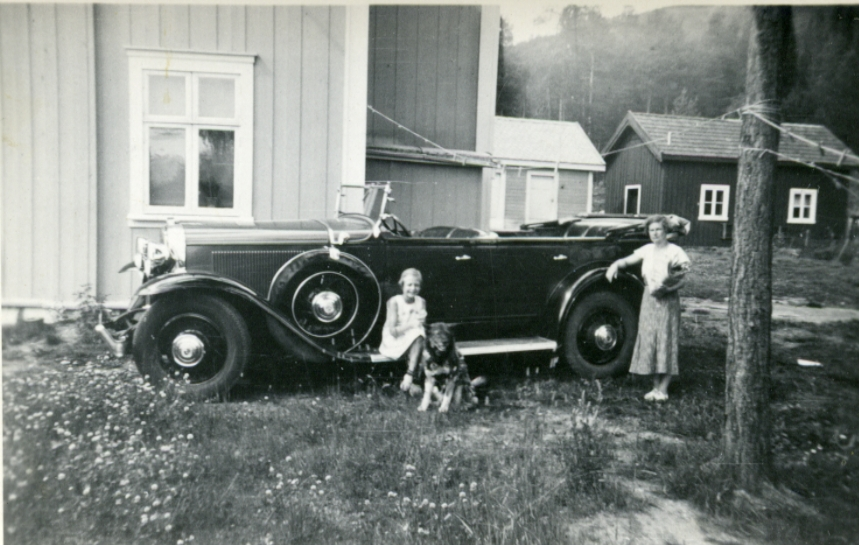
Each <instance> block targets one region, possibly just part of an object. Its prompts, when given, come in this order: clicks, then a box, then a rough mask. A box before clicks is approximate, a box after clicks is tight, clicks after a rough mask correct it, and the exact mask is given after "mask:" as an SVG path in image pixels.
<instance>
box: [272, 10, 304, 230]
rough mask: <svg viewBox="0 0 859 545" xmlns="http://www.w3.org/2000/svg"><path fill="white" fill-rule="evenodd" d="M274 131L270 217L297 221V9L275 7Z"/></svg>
mask: <svg viewBox="0 0 859 545" xmlns="http://www.w3.org/2000/svg"><path fill="white" fill-rule="evenodd" d="M274 15H275V34H274V39H275V56H274V78H275V79H274V86H275V88H276V89H277V90H278V92H277V93H276V94H275V96H274V118H275V119H277V120H278V121H279V123H278V124H277V125H276V126H275V128H274V146H275V148H276V149H277V150H278V153H276V154H275V156H274V161H275V162H274V172H275V177H274V180H273V183H272V215H273V216H274V217H276V218H297V217H299V214H300V206H299V201H300V199H301V192H302V188H301V183H300V181H301V87H300V86H299V85H296V83H295V82H296V80H297V79H300V78H301V73H302V71H301V57H302V31H301V27H302V11H301V7H299V6H279V7H277V8H275V14H274Z"/></svg>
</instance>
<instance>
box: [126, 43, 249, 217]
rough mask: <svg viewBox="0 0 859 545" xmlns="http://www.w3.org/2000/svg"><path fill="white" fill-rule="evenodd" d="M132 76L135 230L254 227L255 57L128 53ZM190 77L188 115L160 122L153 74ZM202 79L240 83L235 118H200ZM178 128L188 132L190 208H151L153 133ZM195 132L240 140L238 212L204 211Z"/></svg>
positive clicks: (236, 177) (236, 174) (236, 148)
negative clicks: (187, 224)
mask: <svg viewBox="0 0 859 545" xmlns="http://www.w3.org/2000/svg"><path fill="white" fill-rule="evenodd" d="M127 54H128V75H129V87H128V89H129V121H130V123H129V124H130V155H129V163H130V182H131V204H130V209H129V214H128V220H129V224H130V225H131V226H146V225H151V224H152V222H163V221H165V220H166V219H168V218H172V219H176V220H194V221H224V220H232V221H236V222H237V223H252V222H253V208H252V206H253V134H254V132H253V131H254V126H253V120H254V62H255V60H256V57H255V56H254V55H241V54H224V53H197V52H176V51H168V50H159V49H127ZM165 71H170V72H171V73H176V74H177V75H178V74H184V75H185V78H186V92H185V101H186V103H185V104H186V105H185V112H186V113H185V115H184V116H182V117H181V118H179V117H169V116H156V115H150V114H149V113H148V111H147V110H148V104H149V97H148V85H149V78H148V77H147V76H148V75H149V74H152V73H153V72H165ZM201 77H207V78H228V79H233V81H235V99H236V103H235V116H234V117H233V118H227V119H224V118H200V117H199V116H198V115H197V112H196V108H197V107H198V104H199V101H198V90H197V85H196V81H198V79H199V78H201ZM152 127H166V128H170V127H177V128H185V129H186V131H188V130H189V129H190V131H189V133H190V134H189V133H186V165H185V177H186V178H185V179H186V203H185V205H184V206H156V205H151V204H149V129H150V128H152ZM194 129H197V130H199V129H215V130H217V129H229V130H232V131H233V132H234V134H235V142H234V158H233V207H232V208H208V207H200V206H198V204H197V200H196V199H193V198H191V199H190V202H189V196H190V195H192V194H193V191H192V189H191V186H193V185H195V184H198V183H199V180H197V176H198V169H199V153H197V152H196V151H195V150H196V149H197V148H196V143H195V142H194V136H193V130H194Z"/></svg>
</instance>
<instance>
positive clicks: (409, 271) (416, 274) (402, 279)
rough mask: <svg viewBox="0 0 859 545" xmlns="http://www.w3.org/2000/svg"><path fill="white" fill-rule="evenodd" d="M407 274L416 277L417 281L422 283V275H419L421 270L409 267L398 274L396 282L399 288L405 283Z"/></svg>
mask: <svg viewBox="0 0 859 545" xmlns="http://www.w3.org/2000/svg"><path fill="white" fill-rule="evenodd" d="M409 276H413V277H414V278H416V279H417V281H418V283H420V284H423V281H424V277H423V276H421V271H419V270H417V269H414V268H411V269H406V270H404V271H403V274H401V275H400V281H399V282H398V284H399V285H400V287H401V288H402V287H403V284H405V282H406V278H408V277H409Z"/></svg>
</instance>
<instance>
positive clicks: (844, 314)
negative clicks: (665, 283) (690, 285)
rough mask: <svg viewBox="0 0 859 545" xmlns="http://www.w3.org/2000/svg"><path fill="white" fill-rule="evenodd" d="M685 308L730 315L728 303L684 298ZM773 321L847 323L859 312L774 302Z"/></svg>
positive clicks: (849, 309)
mask: <svg viewBox="0 0 859 545" xmlns="http://www.w3.org/2000/svg"><path fill="white" fill-rule="evenodd" d="M682 301H683V306H684V308H685V310H686V312H687V313H691V314H693V315H694V314H699V315H701V314H706V313H712V314H714V315H718V316H722V315H727V313H728V303H726V302H718V301H710V300H709V299H695V298H692V297H684V298H683V299H682ZM772 317H773V320H785V321H789V322H806V323H813V324H823V323H827V322H846V321H850V320H859V310H857V309H853V308H846V307H811V306H808V304H806V303H805V301H803V300H802V299H793V300H791V299H785V300H773V313H772Z"/></svg>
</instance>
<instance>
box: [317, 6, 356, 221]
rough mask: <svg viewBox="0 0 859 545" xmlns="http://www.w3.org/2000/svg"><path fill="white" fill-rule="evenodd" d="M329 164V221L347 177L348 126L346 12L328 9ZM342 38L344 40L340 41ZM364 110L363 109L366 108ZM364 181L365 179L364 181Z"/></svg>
mask: <svg viewBox="0 0 859 545" xmlns="http://www.w3.org/2000/svg"><path fill="white" fill-rule="evenodd" d="M328 14H329V15H328V17H329V19H328V25H329V26H328V49H329V51H328V86H327V89H328V142H327V145H326V148H327V149H328V157H327V159H328V164H327V165H326V177H325V180H324V183H323V184H322V185H323V190H324V191H325V212H324V216H325V217H334V216H335V215H336V214H337V210H336V207H337V194H338V193H339V192H340V183H341V181H342V180H343V179H344V177H343V168H344V167H343V153H344V142H345V137H343V136H341V135H342V134H343V133H344V132H345V131H346V130H347V129H346V127H345V123H346V118H345V114H346V109H345V104H346V85H347V83H346V10H345V9H330V8H329V9H328ZM337 36H339V37H340V38H337ZM362 106H363V105H362ZM361 181H362V182H363V181H364V180H363V179H362V180H361Z"/></svg>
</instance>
